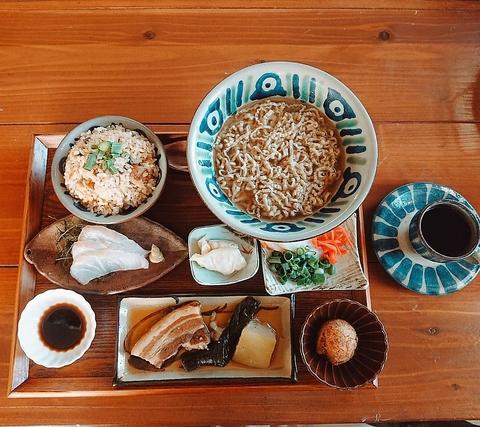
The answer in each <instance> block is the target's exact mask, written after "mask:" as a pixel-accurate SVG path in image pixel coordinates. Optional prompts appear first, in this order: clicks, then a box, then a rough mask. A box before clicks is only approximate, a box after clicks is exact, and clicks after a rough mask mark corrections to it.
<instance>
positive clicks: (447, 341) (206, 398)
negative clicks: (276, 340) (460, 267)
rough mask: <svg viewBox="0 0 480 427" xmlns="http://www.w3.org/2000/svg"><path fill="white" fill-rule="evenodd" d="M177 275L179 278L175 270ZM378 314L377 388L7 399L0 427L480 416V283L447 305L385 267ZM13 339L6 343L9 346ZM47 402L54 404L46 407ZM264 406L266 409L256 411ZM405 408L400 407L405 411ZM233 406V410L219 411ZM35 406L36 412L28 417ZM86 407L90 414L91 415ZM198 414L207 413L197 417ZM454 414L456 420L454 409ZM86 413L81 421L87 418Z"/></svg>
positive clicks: (7, 286) (5, 278)
mask: <svg viewBox="0 0 480 427" xmlns="http://www.w3.org/2000/svg"><path fill="white" fill-rule="evenodd" d="M15 273H16V269H13V268H11V269H5V268H3V269H0V303H1V306H0V325H1V327H2V330H5V329H7V330H8V329H9V328H10V327H11V326H12V325H11V316H12V310H11V307H12V304H11V300H12V298H13V286H12V283H14V281H15ZM172 274H173V272H172ZM370 278H371V282H372V283H373V285H372V288H371V291H372V298H373V301H374V305H375V308H374V309H375V311H376V312H377V313H378V315H379V316H380V317H381V319H382V320H383V321H384V323H385V326H386V328H387V331H388V335H389V339H390V352H389V357H388V361H387V364H386V366H385V370H384V372H383V373H382V375H381V386H380V387H379V388H378V389H377V390H369V389H363V390H357V391H355V392H341V391H332V390H330V389H328V388H326V387H324V386H322V385H318V390H316V391H315V395H314V397H312V393H311V391H308V390H301V389H300V390H295V391H290V390H287V392H284V389H283V388H282V387H280V388H277V387H272V388H270V389H269V390H268V392H265V391H262V392H260V393H259V394H258V395H256V397H255V400H252V393H253V391H254V390H255V392H256V393H257V392H258V387H257V386H248V387H244V388H242V387H232V388H231V393H218V392H210V393H208V394H195V392H194V391H190V392H189V391H185V390H183V391H180V390H178V389H172V390H170V391H165V392H164V393H162V396H161V397H160V396H155V395H151V394H152V393H154V392H153V391H150V392H149V391H147V392H146V394H145V395H144V396H140V397H135V398H131V397H129V398H125V397H113V398H96V399H88V398H68V399H52V400H48V401H45V400H41V399H5V398H1V399H0V407H2V409H0V419H1V420H2V422H4V423H5V424H14V423H18V424H19V423H26V424H28V423H33V422H35V423H44V424H47V423H48V424H54V423H55V422H58V423H65V422H67V420H70V422H71V421H73V420H75V421H79V420H82V423H107V422H109V423H114V422H117V423H135V424H136V425H146V424H149V423H151V422H152V420H155V421H156V422H157V423H159V424H162V423H166V422H167V421H171V420H172V417H173V416H175V423H176V424H178V425H193V424H197V425H198V424H208V423H211V422H216V423H218V424H242V423H254V422H257V423H263V424H264V423H265V421H266V420H268V422H271V423H307V422H310V423H314V422H347V421H360V420H366V421H377V422H378V421H387V420H390V419H403V420H412V419H419V418H422V419H451V418H459V417H462V418H465V417H467V418H474V417H476V416H478V407H479V405H480V395H479V394H478V392H477V391H478V381H477V379H478V377H479V375H480V366H479V365H478V363H476V362H477V360H478V351H479V350H478V347H479V346H480V344H479V342H478V336H479V334H480V312H479V310H478V284H477V285H476V286H475V285H472V286H469V287H467V288H465V289H464V290H463V291H462V292H459V293H457V294H454V295H450V296H448V297H444V298H433V299H432V298H429V297H426V296H419V295H417V294H414V293H412V292H410V291H407V290H404V289H402V288H400V287H399V286H398V285H395V284H394V283H393V282H392V281H391V280H390V279H389V278H388V277H387V276H386V274H385V272H384V271H383V270H382V269H381V267H380V266H379V265H378V264H372V265H371V266H370ZM8 341H9V340H8V337H7V336H6V334H1V335H0V344H1V345H3V346H8V344H9V342H8ZM7 357H8V356H7V355H6V354H4V353H3V352H1V353H0V367H1V372H0V387H1V388H2V389H3V390H5V389H6V377H5V374H6V372H7V369H6V368H7V366H6V362H7ZM47 402H48V403H47ZM258 402H261V405H262V411H261V413H258V412H256V411H254V410H253V408H254V407H255V405H256V404H258ZM400 402H401V404H399V403H400ZM224 405H228V407H229V410H228V411H222V410H220V409H219V408H221V407H224ZM28 408H30V409H28ZM85 408H88V410H85ZM194 408H201V410H200V409H198V410H193V409H194ZM453 408H454V412H453V413H452V410H453ZM82 412H83V413H82Z"/></svg>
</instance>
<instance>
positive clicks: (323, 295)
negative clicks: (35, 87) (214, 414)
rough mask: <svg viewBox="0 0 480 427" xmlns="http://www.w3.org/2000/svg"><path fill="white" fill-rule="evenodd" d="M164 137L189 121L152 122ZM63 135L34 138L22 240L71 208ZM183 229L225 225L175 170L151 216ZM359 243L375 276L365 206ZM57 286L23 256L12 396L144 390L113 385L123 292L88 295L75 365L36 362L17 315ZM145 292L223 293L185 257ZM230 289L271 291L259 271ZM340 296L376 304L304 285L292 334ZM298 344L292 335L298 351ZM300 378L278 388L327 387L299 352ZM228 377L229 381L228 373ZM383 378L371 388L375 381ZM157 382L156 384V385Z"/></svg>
mask: <svg viewBox="0 0 480 427" xmlns="http://www.w3.org/2000/svg"><path fill="white" fill-rule="evenodd" d="M153 130H155V131H156V132H157V134H158V135H159V138H160V139H161V140H162V141H163V142H164V143H165V144H168V143H170V142H176V141H179V140H184V139H185V138H186V134H187V132H188V126H185V125H161V126H155V127H153ZM62 137H63V135H37V136H35V137H34V140H33V144H32V151H31V155H30V163H29V174H28V178H27V189H26V195H25V214H24V223H23V235H22V252H23V247H24V246H25V244H26V243H27V242H29V241H30V240H31V239H32V238H33V237H34V236H35V234H36V233H38V232H39V231H40V230H41V229H42V228H44V227H45V226H47V225H49V224H51V223H52V222H54V219H52V217H53V218H63V217H65V216H67V215H68V212H67V211H66V210H65V209H64V207H63V206H62V205H61V204H60V202H59V201H58V199H57V197H56V196H55V193H54V191H53V188H52V184H51V181H50V165H51V161H52V158H53V154H54V152H55V148H56V147H57V146H58V144H59V142H60V141H61V140H62ZM145 216H146V217H147V218H150V219H152V220H153V221H156V222H158V223H160V224H162V225H164V226H165V227H167V228H169V229H170V230H172V231H173V232H174V233H176V234H178V235H179V236H180V237H182V238H183V239H184V240H186V238H187V236H188V234H189V232H190V231H191V230H192V229H193V228H195V227H201V226H205V225H210V224H218V219H217V218H216V217H215V216H214V215H213V214H212V213H211V212H210V211H209V209H208V208H207V207H206V206H205V204H204V203H203V202H202V200H201V199H200V197H199V196H198V193H197V192H196V190H195V188H194V187H193V184H192V183H191V181H190V178H189V176H188V174H185V173H181V172H176V171H172V170H169V171H168V174H167V182H166V185H165V189H164V191H163V193H162V196H161V198H160V200H159V202H158V203H156V204H155V206H154V207H153V208H152V209H150V210H149V211H148V212H147V214H146V215H145ZM357 220H358V222H357V229H358V248H359V253H360V258H361V262H362V269H363V271H364V273H365V275H366V276H367V277H368V272H367V265H368V264H367V257H366V246H365V231H364V227H363V214H362V210H361V209H359V210H358V215H357ZM54 288H55V285H54V284H52V283H51V282H49V281H48V280H47V279H46V278H44V277H42V276H41V275H39V274H38V273H37V272H36V270H35V268H34V267H33V266H32V265H30V264H29V263H28V262H26V261H25V260H24V259H23V257H22V258H21V259H20V263H19V273H18V285H17V299H16V301H17V302H16V306H15V313H14V330H13V337H12V338H13V339H12V348H11V358H10V371H9V380H8V393H9V397H42V398H45V397H85V396H119V395H129V396H132V395H136V394H139V393H141V391H142V386H141V385H138V386H137V387H128V388H127V387H114V386H112V379H113V378H114V375H115V355H116V353H117V351H116V349H117V348H116V335H117V324H116V315H117V309H118V307H117V298H116V297H115V296H111V295H87V296H86V298H87V300H88V302H89V303H90V304H91V305H92V308H93V310H94V311H95V314H96V317H97V332H96V336H95V339H94V340H93V343H92V346H91V347H90V349H89V350H88V351H87V352H86V353H85V355H84V356H83V357H82V358H81V359H80V360H78V361H77V362H75V363H73V364H72V365H70V366H66V367H64V368H62V369H47V368H44V367H42V366H39V365H35V364H34V363H31V362H30V361H29V360H28V358H27V357H26V356H25V353H23V351H22V349H21V347H20V345H19V343H18V339H17V335H16V334H17V330H16V326H17V322H18V318H19V316H20V313H21V312H22V310H23V308H24V307H25V305H26V304H27V302H28V301H30V300H31V299H32V298H33V297H34V296H35V295H38V294H39V293H41V292H44V291H46V290H48V289H54ZM136 293H138V294H139V295H142V296H151V295H178V294H199V293H201V294H202V295H212V294H218V288H216V287H210V286H201V285H198V284H197V283H195V281H194V279H193V277H192V276H191V273H190V266H189V263H188V262H183V263H182V264H180V265H179V266H178V267H177V268H175V269H174V270H172V271H171V272H170V273H168V274H167V275H166V276H164V277H163V278H162V279H161V280H158V281H156V282H154V283H151V284H150V285H148V286H146V287H144V288H142V289H140V290H138V291H136ZM228 293H229V294H237V295H254V294H265V289H264V284H263V278H262V274H261V272H258V273H257V274H256V275H255V276H253V277H252V278H250V279H248V280H246V281H244V282H241V283H238V284H234V285H229V286H228ZM336 298H349V299H353V300H355V301H358V302H360V303H361V304H364V305H366V306H367V307H370V292H369V288H368V287H367V288H366V289H360V290H342V291H338V290H334V291H328V292H323V291H317V292H301V293H298V294H296V295H295V319H294V322H293V329H292V333H293V336H295V337H298V336H299V333H300V329H301V327H302V324H303V321H304V320H305V318H306V317H307V315H308V314H309V313H310V312H311V311H312V310H313V309H314V308H315V307H316V306H318V305H320V304H322V303H324V302H327V301H331V300H332V299H336ZM297 347H298V343H297V342H296V340H295V341H294V342H293V348H294V349H295V351H297V350H296V348H297ZM297 363H298V372H297V376H298V382H297V383H290V382H287V383H278V384H275V390H278V389H281V388H283V387H288V388H289V389H291V388H296V387H299V388H301V389H302V390H303V391H305V390H308V391H311V392H313V393H316V392H319V391H320V392H321V391H322V390H325V388H326V386H324V385H321V384H319V383H318V382H317V381H316V380H315V379H314V378H313V377H312V376H311V375H310V374H309V373H308V371H307V369H306V367H305V365H304V364H303V362H302V360H301V358H300V357H298V356H297ZM202 381H203V382H202V384H201V385H195V388H196V390H197V389H198V390H199V391H198V392H199V393H200V392H202V391H205V392H208V391H209V390H212V389H213V388H215V389H216V390H218V387H225V390H227V388H226V387H228V384H224V383H222V384H213V383H212V382H211V381H207V380H202ZM225 381H227V380H225ZM376 385H377V381H376V380H375V381H374V383H373V384H372V385H369V386H368V387H375V386H376ZM190 386H191V385H190V384H189V383H188V382H182V381H176V382H174V383H173V384H169V383H167V382H160V383H157V384H155V385H149V393H152V392H154V393H158V394H160V395H161V394H162V392H165V391H167V390H169V391H171V390H172V389H185V388H188V387H190ZM264 387H265V389H264V392H265V391H266V390H269V389H270V388H271V387H272V385H271V383H270V384H268V383H267V384H265V385H263V384H257V385H256V386H255V390H259V391H260V392H261V390H262V389H263V388H264ZM154 388H155V389H156V390H155V391H152V389H154ZM255 390H252V399H255Z"/></svg>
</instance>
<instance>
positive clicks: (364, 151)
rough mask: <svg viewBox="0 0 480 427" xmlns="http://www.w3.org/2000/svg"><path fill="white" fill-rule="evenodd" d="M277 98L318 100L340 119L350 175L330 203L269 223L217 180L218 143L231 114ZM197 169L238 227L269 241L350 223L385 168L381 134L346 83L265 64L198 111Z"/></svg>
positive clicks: (190, 154)
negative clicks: (380, 166)
mask: <svg viewBox="0 0 480 427" xmlns="http://www.w3.org/2000/svg"><path fill="white" fill-rule="evenodd" d="M270 96H284V97H288V98H294V99H298V100H301V101H303V102H306V103H309V104H312V105H315V106H316V107H318V108H319V109H320V110H321V111H322V112H324V113H325V114H326V115H327V116H328V117H329V118H330V119H331V120H332V121H333V122H334V123H335V125H336V127H337V129H338V130H339V132H340V136H341V138H342V142H343V146H344V147H345V151H346V162H345V169H344V171H343V181H342V183H341V185H340V187H339V189H338V191H337V193H336V194H335V195H334V196H333V198H332V200H331V201H330V203H329V204H328V205H327V206H325V207H324V208H323V209H321V210H320V211H318V212H316V213H315V214H313V215H311V216H310V217H307V218H304V219H298V220H291V221H284V222H269V221H261V220H258V219H256V218H253V217H252V216H250V215H248V214H247V213H245V212H243V211H241V210H240V209H239V208H238V207H237V206H236V205H234V204H233V203H232V202H231V201H230V200H229V199H228V198H227V197H226V196H225V194H224V193H223V192H222V190H221V189H220V187H219V185H218V183H217V180H216V178H215V171H214V167H213V160H212V156H213V152H212V150H213V144H214V142H215V139H216V136H217V134H218V132H219V131H220V129H221V127H222V125H223V123H224V122H225V121H226V119H227V118H228V117H229V116H231V115H232V114H235V112H236V111H237V109H239V108H240V107H242V106H243V105H245V104H247V103H249V102H252V101H255V100H258V99H263V98H267V97H270ZM187 159H188V167H189V171H190V174H191V177H192V180H193V183H194V184H195V187H196V188H197V190H198V192H199V194H200V196H201V197H202V199H203V201H204V202H205V204H206V205H207V206H208V207H209V208H210V210H211V211H212V212H213V213H214V214H215V215H216V216H217V217H218V218H219V219H220V220H221V221H222V222H224V223H225V224H228V225H229V226H230V227H232V228H234V229H235V230H237V231H239V232H241V233H244V234H248V235H250V236H254V237H256V238H259V239H263V240H268V241H283V242H290V241H295V240H304V239H309V238H312V237H314V236H318V235H319V234H322V233H326V232H327V231H329V230H331V229H332V228H334V227H336V226H337V225H339V224H341V223H342V222H344V221H345V220H346V219H347V218H348V217H349V216H350V215H352V214H353V213H354V212H355V211H356V210H357V209H358V207H359V206H360V204H361V203H362V202H363V200H364V199H365V197H366V195H367V193H368V191H369V190H370V187H371V185H372V182H373V179H374V176H375V171H376V167H377V139H376V135H375V130H374V128H373V124H372V121H371V120H370V117H369V115H368V113H367V111H366V110H365V108H364V107H363V105H362V103H361V102H360V101H359V100H358V98H357V97H356V96H355V95H354V94H353V92H352V91H351V90H350V89H348V88H347V87H346V86H345V85H344V84H343V83H341V82H340V81H338V80H337V79H336V78H334V77H332V76H331V75H330V74H327V73H326V72H324V71H321V70H319V69H317V68H314V67H311V66H308V65H304V64H299V63H294V62H265V63H261V64H257V65H252V66H250V67H247V68H244V69H242V70H240V71H237V72H236V73H234V74H232V75H230V76H229V77H227V78H226V79H225V80H223V81H222V82H220V83H219V84H218V85H217V86H215V87H214V88H213V89H212V90H211V91H210V92H209V93H208V94H207V96H206V97H205V98H204V100H203V101H202V103H201V104H200V106H199V107H198V109H197V111H196V113H195V116H194V117H193V120H192V124H191V126H190V132H189V134H188V146H187Z"/></svg>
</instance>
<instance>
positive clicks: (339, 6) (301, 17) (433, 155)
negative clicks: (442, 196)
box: [0, 0, 480, 425]
mask: <svg viewBox="0 0 480 427" xmlns="http://www.w3.org/2000/svg"><path fill="white" fill-rule="evenodd" d="M246 3H247V2H245V1H239V0H233V1H231V2H221V1H220V0H209V1H206V0H199V1H193V0H182V1H174V0H164V1H160V0H137V1H135V2H134V1H128V0H115V1H114V0H83V1H82V2H78V1H71V2H66V1H61V0H43V1H31V0H23V1H20V0H18V1H14V0H4V1H2V2H1V3H0V147H1V153H2V155H1V157H0V182H1V191H0V229H1V230H2V232H1V233H0V265H1V268H0V348H2V351H1V352H0V389H1V390H3V392H2V395H4V396H5V395H6V389H7V368H8V348H9V347H10V340H11V333H10V332H11V329H12V313H13V307H14V293H15V284H16V274H17V265H18V258H19V254H20V247H19V246H20V234H21V218H22V210H23V194H24V190H25V182H26V173H27V169H26V168H27V161H28V152H29V147H30V145H31V143H32V135H33V134H36V133H43V134H46V133H63V132H65V131H67V130H68V129H70V128H71V127H72V124H74V123H78V122H81V121H84V120H86V119H87V118H90V117H93V116H98V115H102V114H110V113H112V114H113V113H115V114H123V115H126V116H132V117H134V118H137V119H138V120H140V121H142V122H144V123H146V124H150V125H152V127H153V128H154V129H155V128H158V126H159V125H161V124H174V123H175V124H188V122H189V120H190V118H191V117H192V115H193V112H194V110H195V108H196V106H197V104H198V103H199V101H200V100H201V98H202V96H203V95H204V94H205V93H206V92H207V91H208V90H209V88H211V87H212V86H213V85H214V84H215V83H216V82H218V81H219V80H221V79H222V78H223V77H224V76H225V75H227V74H229V73H231V72H233V71H235V70H237V69H239V68H242V67H244V66H246V65H249V64H253V63H256V62H259V61H268V60H292V61H300V62H305V63H309V64H311V65H314V66H317V67H319V68H321V69H323V70H325V71H327V72H329V73H331V74H333V75H335V76H336V77H338V78H339V79H341V80H342V81H344V82H345V83H346V84H347V85H348V86H349V87H350V88H351V89H353V90H354V91H355V93H356V94H357V95H358V96H359V97H360V99H361V100H362V102H363V103H364V105H365V106H366V108H367V109H368V111H369V112H370V114H371V116H372V119H373V121H374V123H375V125H376V129H377V133H378V140H379V148H380V159H379V164H378V172H377V177H376V180H375V183H374V186H373V188H372V191H371V192H370V195H369V196H368V198H367V200H366V202H365V204H364V207H365V211H366V214H367V226H369V224H370V221H371V216H372V212H373V210H374V208H375V207H376V205H377V204H378V203H379V201H380V200H381V198H382V197H383V196H384V195H385V194H386V193H388V192H389V191H390V190H392V189H393V188H394V187H396V186H398V185H400V184H404V183H406V182H410V181H418V180H429V181H436V182H439V183H442V184H446V185H449V186H451V187H453V188H455V189H457V190H458V191H460V192H461V193H462V194H463V195H464V196H465V197H467V198H468V199H469V200H470V201H471V202H472V203H473V204H474V205H475V206H476V207H477V209H478V208H480V191H479V189H478V187H479V184H480V179H479V170H480V4H479V3H478V2H477V1H469V0H458V1H449V0H429V1H420V0H405V1H403V2H399V1H393V0H384V1H378V0H362V1H357V0H344V1H341V2H339V1H334V0H323V1H314V0H305V1H298V2H294V1H286V0H280V1H276V2H274V1H271V2H270V1H267V0H263V1H262V0H253V1H251V2H248V5H249V7H250V8H249V9H246V8H245V4H246ZM273 7H274V8H273ZM377 7H378V8H377ZM192 214H193V213H192ZM183 237H185V236H183ZM369 255H370V259H369V260H370V263H369V270H370V280H371V292H372V301H373V307H374V308H375V310H376V311H377V313H378V314H379V315H380V317H381V318H382V319H383V321H384V323H385V325H386V328H387V330H388V334H389V338H390V347H391V350H390V354H389V358H388V361H387V364H386V367H385V370H384V372H383V374H382V375H381V377H380V388H379V389H377V390H374V389H364V390H357V391H354V392H341V391H335V390H331V389H328V388H327V387H325V386H321V385H319V387H318V390H317V391H316V392H315V393H312V392H311V391H309V390H307V389H305V390H302V389H301V388H300V389H298V390H297V391H295V393H285V392H279V391H276V390H275V387H271V388H269V389H268V392H265V391H261V390H257V389H255V386H253V387H244V388H234V389H232V390H231V393H228V394H224V393H218V392H212V393H209V394H208V395H207V394H202V395H198V394H196V393H195V392H194V391H189V392H185V391H182V392H178V391H169V392H164V393H162V394H161V395H158V394H154V393H147V394H146V395H144V396H141V397H134V398H130V397H113V398H95V399H92V398H61V399H59V398H55V399H6V398H5V397H1V398H0V423H5V424H8V425H11V424H31V423H42V424H47V423H48V424H55V423H72V422H73V423H84V424H86V423H88V424H94V423H130V424H135V425H141V424H149V425H152V424H153V423H158V424H166V423H169V424H172V423H178V424H183V425H185V424H209V423H217V424H229V423H237V424H238V423H261V424H266V423H314V422H315V423H319V422H347V421H376V422H378V421H387V420H414V419H453V418H455V419H474V418H477V419H478V418H480V382H479V381H478V380H479V378H480V363H479V361H480V287H479V280H478V279H477V280H476V281H475V283H473V284H471V285H470V286H468V287H467V288H466V289H464V290H462V291H461V292H459V293H457V294H454V295H450V296H447V297H439V298H432V297H427V296H421V295H416V294H414V293H411V292H409V291H407V290H404V289H403V288H401V287H400V286H398V285H396V284H395V283H394V282H393V280H391V279H390V278H389V277H388V276H387V274H386V273H385V272H384V271H383V270H382V268H381V267H380V265H379V264H378V263H377V262H376V260H375V258H374V256H373V254H372V253H371V251H370V254H369ZM254 391H255V393H253V392H254Z"/></svg>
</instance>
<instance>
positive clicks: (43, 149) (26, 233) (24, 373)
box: [7, 125, 378, 398]
mask: <svg viewBox="0 0 480 427" xmlns="http://www.w3.org/2000/svg"><path fill="white" fill-rule="evenodd" d="M152 127H153V128H154V130H155V133H157V134H160V135H162V134H171V133H178V134H184V133H186V132H187V129H188V127H186V126H181V125H159V126H152ZM63 136H64V135H33V144H32V148H31V151H30V160H29V172H28V177H27V187H26V190H25V204H24V214H23V228H22V230H23V232H22V239H21V245H22V246H21V249H22V250H21V254H20V262H19V273H18V281H17V290H16V299H15V312H14V324H13V331H12V344H11V354H10V367H9V378H8V391H7V397H8V398H39V397H42V398H45V397H99V396H119V395H124V394H125V395H132V392H134V394H137V395H152V394H158V393H159V389H156V388H151V389H132V390H125V389H118V388H115V387H113V386H112V389H110V390H95V391H90V390H78V391H74V392H72V391H25V392H23V391H20V390H16V389H17V388H18V387H19V386H20V385H21V384H22V383H24V382H25V381H26V380H27V379H28V371H29V359H28V358H27V357H26V355H25V353H23V351H22V349H21V348H20V345H19V343H18V339H17V324H18V319H19V316H20V313H21V312H22V310H23V308H24V307H25V305H26V303H27V302H28V301H29V299H31V295H33V293H34V289H35V282H36V278H35V277H36V276H35V275H36V273H35V268H34V267H33V266H31V265H30V264H28V263H27V262H26V261H25V259H24V258H23V248H24V246H25V244H26V243H27V242H28V241H29V240H31V238H32V237H33V236H34V235H35V233H36V232H38V231H39V228H40V220H41V219H36V220H33V221H31V218H30V212H31V207H32V206H34V207H35V206H37V207H40V208H41V206H42V204H43V188H44V186H45V174H46V167H47V156H48V149H49V148H55V147H56V145H58V143H59V142H60V141H61V139H62V138H63ZM34 166H35V169H34ZM42 169H43V173H42V174H41V176H42V177H43V179H42V180H41V182H38V179H37V181H35V175H36V174H35V173H34V172H36V173H41V171H42ZM36 186H37V187H38V188H37V187H36ZM39 189H40V191H39ZM35 190H36V191H35ZM35 194H41V198H40V199H38V198H37V199H36V200H33V201H32V199H34V197H33V196H34V195H35ZM35 202H36V203H35ZM37 209H38V208H37ZM356 212H357V214H358V215H357V225H358V228H357V242H358V251H359V256H360V263H361V266H362V269H363V271H364V273H365V276H366V277H367V280H368V262H367V247H366V238H367V236H366V235H365V226H364V214H363V207H362V205H361V206H360V207H359V208H358V210H357V211H356ZM358 237H361V238H358ZM27 285H29V286H30V288H31V289H29V290H28V292H30V293H29V295H30V298H25V295H22V292H24V290H22V288H23V287H24V286H27ZM352 292H355V293H358V294H360V293H361V294H363V295H364V297H362V298H361V301H360V302H361V303H362V304H363V303H365V304H366V306H367V307H368V308H369V309H371V299H370V287H369V286H367V287H366V288H365V289H361V290H356V291H352ZM359 299H360V298H359ZM364 301H365V302H364ZM293 344H294V343H292V345H293ZM19 365H21V366H19ZM297 369H298V367H297ZM16 371H18V372H16ZM112 380H113V379H112ZM371 384H372V385H373V386H374V387H375V388H377V387H378V377H377V378H376V379H375V380H374V381H373V382H372V383H371ZM237 386H238V385H237ZM277 386H288V385H287V384H281V383H278V384H277ZM232 387H233V388H235V387H236V385H235V384H232ZM249 387H253V388H255V387H261V385H258V386H255V385H254V384H252V385H249ZM296 387H297V389H303V387H302V384H299V383H298V382H297V383H296ZM304 387H305V390H311V388H312V386H311V385H305V386H304ZM195 388H198V389H199V390H201V389H202V387H201V386H200V387H195ZM367 388H368V386H367ZM175 390H176V389H172V392H175ZM178 390H179V391H180V392H181V390H182V389H181V388H180V389H178ZM160 391H163V389H161V390H160Z"/></svg>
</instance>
